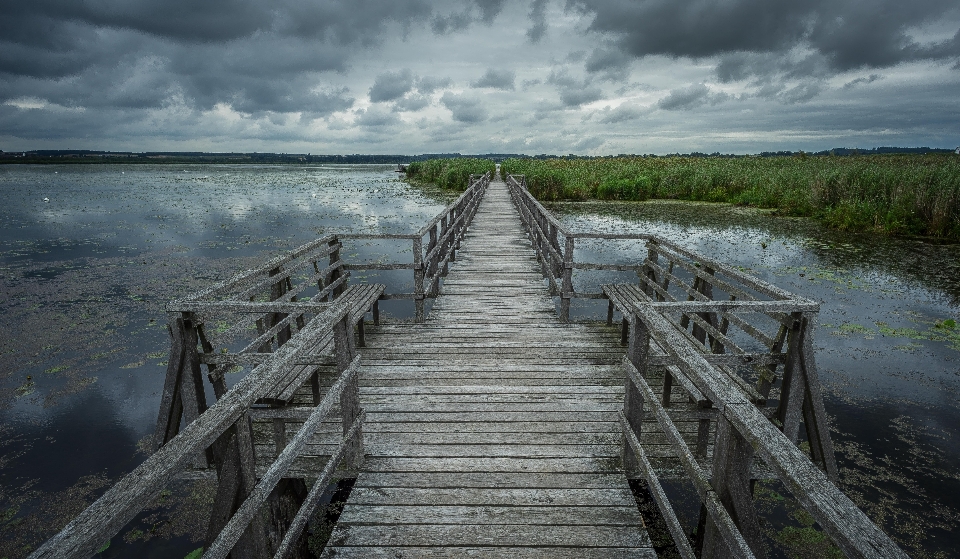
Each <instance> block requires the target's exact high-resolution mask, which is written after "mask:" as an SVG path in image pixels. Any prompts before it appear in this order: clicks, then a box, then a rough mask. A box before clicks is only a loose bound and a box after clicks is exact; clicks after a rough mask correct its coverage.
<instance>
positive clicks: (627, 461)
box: [621, 313, 650, 479]
mask: <svg viewBox="0 0 960 559" xmlns="http://www.w3.org/2000/svg"><path fill="white" fill-rule="evenodd" d="M649 356H650V330H649V328H647V325H646V324H645V323H644V322H643V321H642V320H640V319H639V318H638V317H637V316H636V315H635V314H632V313H631V316H630V345H629V346H627V359H629V360H630V362H631V363H633V366H634V367H636V368H637V371H639V373H640V376H642V377H644V378H646V376H647V362H648V359H649ZM624 376H625V377H626V381H625V384H624V398H623V415H624V417H626V419H627V423H629V424H630V428H631V429H633V432H634V433H635V434H636V435H637V437H638V438H639V437H640V432H641V427H642V423H643V395H642V394H641V393H640V389H639V388H637V385H635V384H634V383H633V380H632V379H631V378H630V375H624ZM621 458H622V459H623V471H624V474H625V475H626V476H627V477H628V478H631V479H636V478H639V477H642V474H641V468H640V463H639V462H638V461H637V457H636V455H635V454H634V452H633V449H632V448H631V447H630V443H629V442H627V440H626V439H624V441H623V448H622V449H621Z"/></svg>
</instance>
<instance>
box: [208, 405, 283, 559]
mask: <svg viewBox="0 0 960 559" xmlns="http://www.w3.org/2000/svg"><path fill="white" fill-rule="evenodd" d="M252 429H253V427H252V424H251V421H250V415H249V414H246V413H245V414H243V415H242V416H241V417H240V419H239V420H237V422H236V423H234V424H233V426H232V427H231V428H230V429H229V430H228V431H226V432H225V433H224V438H225V439H226V440H225V443H224V444H223V451H222V452H221V453H220V456H219V459H218V461H217V478H218V480H219V483H218V485H217V495H216V497H215V498H214V502H213V510H212V511H211V514H210V523H209V524H208V525H207V535H206V545H205V546H204V547H207V548H209V547H210V544H212V543H213V542H214V540H216V539H217V536H218V535H219V534H220V532H221V531H222V530H223V528H224V527H225V526H226V525H227V522H229V521H230V518H231V517H232V516H233V513H235V512H236V511H237V509H238V508H239V507H240V505H241V504H243V501H244V500H246V498H247V496H249V495H250V493H251V492H252V491H253V488H254V487H255V486H256V484H257V470H256V458H255V453H254V450H253V430H252ZM266 537H267V533H266V526H265V525H264V523H263V518H262V517H261V516H260V515H259V514H258V515H255V516H254V517H253V521H252V522H250V525H249V526H248V527H247V529H246V530H245V531H244V533H243V536H242V537H241V538H240V541H238V542H237V544H236V545H235V546H234V548H233V551H232V552H231V553H230V556H231V557H236V558H242V559H260V558H262V557H267V556H268V549H267V540H266Z"/></svg>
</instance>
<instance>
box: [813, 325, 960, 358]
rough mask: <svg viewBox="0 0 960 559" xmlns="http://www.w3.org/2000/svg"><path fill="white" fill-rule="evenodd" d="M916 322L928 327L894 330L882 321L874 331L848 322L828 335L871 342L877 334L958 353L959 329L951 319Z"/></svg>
mask: <svg viewBox="0 0 960 559" xmlns="http://www.w3.org/2000/svg"><path fill="white" fill-rule="evenodd" d="M917 322H919V323H921V324H926V325H928V327H927V329H926V330H920V329H917V328H911V327H902V328H894V327H892V326H890V325H889V324H887V323H886V322H882V321H877V322H875V323H874V324H875V326H876V329H874V328H871V327H869V326H863V325H862V324H856V323H853V322H848V323H844V324H841V325H840V326H839V327H837V328H836V330H833V331H831V332H830V333H831V334H833V335H835V336H847V335H850V334H857V335H861V336H863V337H864V339H867V340H872V339H874V337H875V336H877V335H878V334H879V335H881V336H886V337H889V338H906V339H908V340H926V341H931V342H945V343H946V344H947V346H948V347H950V348H951V349H955V350H957V351H960V328H957V322H956V320H954V319H952V318H946V319H943V320H923V319H918V320H917ZM824 326H825V327H827V328H833V327H834V326H833V325H832V324H824ZM898 347H899V346H898ZM909 347H910V348H911V349H913V348H915V347H919V346H917V344H911V345H910V346H909Z"/></svg>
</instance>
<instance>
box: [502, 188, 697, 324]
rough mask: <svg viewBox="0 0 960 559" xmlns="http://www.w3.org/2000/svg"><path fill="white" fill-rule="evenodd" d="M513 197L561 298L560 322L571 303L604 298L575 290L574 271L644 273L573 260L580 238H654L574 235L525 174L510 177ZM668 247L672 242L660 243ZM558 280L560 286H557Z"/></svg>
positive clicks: (566, 317)
mask: <svg viewBox="0 0 960 559" xmlns="http://www.w3.org/2000/svg"><path fill="white" fill-rule="evenodd" d="M506 183H507V186H508V187H509V189H510V196H511V197H512V198H513V201H514V204H516V206H517V209H518V210H519V212H520V218H521V220H522V221H523V224H524V227H526V229H527V233H528V234H529V235H530V240H531V242H532V243H533V248H534V250H535V251H536V252H537V257H538V258H539V259H540V264H541V266H542V271H543V275H544V277H545V278H546V279H547V281H548V282H549V283H550V291H551V293H552V294H553V295H556V296H559V297H560V319H561V320H564V321H567V320H569V319H570V301H571V300H572V299H602V298H603V297H604V295H603V293H600V292H583V291H576V289H575V288H574V285H573V271H574V270H577V269H579V270H608V271H620V272H623V271H630V270H633V271H636V272H640V271H642V270H643V267H642V265H633V264H627V265H623V264H608V263H602V262H577V261H576V260H575V259H574V250H575V249H576V240H577V239H621V240H640V241H646V240H650V239H653V238H654V237H653V236H652V235H622V234H616V233H591V232H573V231H570V230H568V229H567V228H566V227H564V226H563V225H562V224H561V223H560V221H559V220H558V219H557V218H556V217H554V216H553V214H551V213H550V211H549V210H547V209H546V208H544V207H543V205H542V204H541V203H540V202H539V201H537V199H536V198H534V197H533V195H532V194H530V192H529V191H528V190H527V186H526V180H525V177H524V176H523V175H507V180H506ZM659 242H663V243H666V244H667V245H669V246H674V247H675V248H678V249H679V248H680V247H677V246H676V245H672V244H671V243H667V242H666V241H663V240H660V241H659ZM558 281H559V283H558Z"/></svg>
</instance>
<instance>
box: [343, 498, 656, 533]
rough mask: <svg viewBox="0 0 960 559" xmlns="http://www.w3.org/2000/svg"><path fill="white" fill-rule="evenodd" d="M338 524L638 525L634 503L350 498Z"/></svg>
mask: <svg viewBox="0 0 960 559" xmlns="http://www.w3.org/2000/svg"><path fill="white" fill-rule="evenodd" d="M340 523H342V524H388V525H389V524H397V525H399V524H454V525H465V524H470V525H480V526H483V525H489V526H496V525H498V524H523V525H526V526H531V527H533V526H538V525H541V526H542V525H567V526H633V527H636V526H639V525H641V524H642V521H641V520H640V513H639V512H638V511H637V507H636V504H635V503H632V502H629V501H626V502H625V503H624V504H623V505H620V506H604V504H602V503H601V504H598V505H588V506H554V505H551V506H524V505H516V504H514V503H510V504H508V505H505V506H493V505H473V506H470V505H460V504H458V505H435V504H431V505H396V504H392V503H391V504H388V505H366V506H360V505H359V504H358V503H355V502H351V504H350V505H349V506H347V507H346V508H345V509H344V510H343V514H341V515H340Z"/></svg>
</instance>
